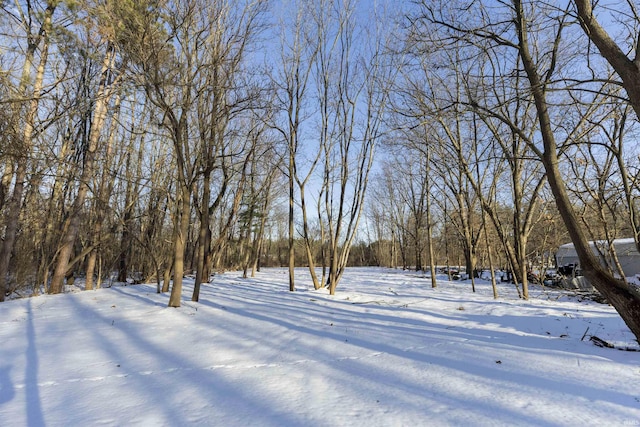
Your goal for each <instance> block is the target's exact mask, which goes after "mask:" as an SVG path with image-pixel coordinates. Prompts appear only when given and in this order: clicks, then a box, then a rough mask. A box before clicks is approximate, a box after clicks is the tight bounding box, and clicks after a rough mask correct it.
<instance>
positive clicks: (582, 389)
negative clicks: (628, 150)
mask: <svg viewBox="0 0 640 427" xmlns="http://www.w3.org/2000/svg"><path fill="white" fill-rule="evenodd" d="M287 280H288V279H287V273H286V271H285V270H283V269H267V270H264V271H263V272H262V273H259V274H258V276H257V277H256V278H254V279H242V278H241V277H240V274H239V273H237V272H231V273H226V274H223V275H218V276H216V277H215V279H214V280H213V283H211V284H207V285H204V286H203V289H202V293H201V300H200V302H199V303H193V302H191V301H190V296H191V287H190V284H192V282H191V281H187V286H186V287H185V292H184V302H183V306H182V307H181V308H178V309H175V308H167V307H166V304H167V300H168V295H160V294H156V293H155V285H153V284H150V285H135V286H121V285H114V286H113V287H111V288H108V289H101V290H96V291H84V292H70V293H67V294H64V295H49V296H40V297H35V298H30V299H23V300H15V301H9V302H5V303H2V304H0V343H1V344H0V424H1V425H2V426H98V425H100V426H184V425H206V426H224V427H227V426H243V427H244V426H278V427H282V426H305V427H314V426H328V427H329V426H330V427H334V426H367V427H369V426H385V427H386V426H411V427H417V426H488V425H491V426H500V425H504V426H516V425H517V426H578V425H579V426H605V425H606V426H633V425H640V388H639V387H638V385H639V384H640V353H638V352H629V351H620V350H617V349H609V348H600V347H596V346H595V345H594V344H593V343H592V342H590V341H589V338H590V336H591V335H596V336H598V337H599V338H602V339H604V340H606V341H608V342H613V343H615V344H616V345H622V346H632V347H636V348H637V347H638V345H637V343H635V341H634V339H633V336H632V335H631V333H630V332H629V330H628V329H627V327H626V326H625V325H624V323H623V322H622V320H621V319H620V317H619V316H618V315H617V314H616V312H615V311H614V310H613V308H611V307H609V306H607V305H602V304H598V303H595V302H591V301H582V302H580V301H579V300H578V299H577V298H572V297H566V296H562V295H561V294H560V293H559V292H558V291H554V290H550V289H546V290H544V289H542V288H538V287H536V288H532V289H531V299H530V300H529V301H523V300H519V299H518V298H517V294H516V291H515V289H514V287H513V285H509V284H500V299H498V300H494V299H493V297H492V293H491V286H490V285H489V284H488V283H487V282H480V283H478V284H477V285H476V289H477V292H476V293H475V294H474V293H472V292H471V285H470V282H468V281H467V282H447V281H446V280H445V278H444V277H442V278H441V280H440V281H439V283H438V288H436V289H432V288H431V284H430V283H431V282H430V280H429V279H426V278H424V277H422V276H421V275H419V274H417V273H411V272H402V271H398V270H386V269H350V270H347V272H346V274H345V276H344V279H343V281H342V282H341V283H340V285H339V287H338V290H337V295H336V296H333V297H332V296H330V295H328V293H327V291H326V290H324V289H323V290H319V291H315V290H313V287H310V286H309V283H310V281H309V279H308V274H307V273H306V272H305V270H303V269H300V270H297V283H298V291H296V292H294V293H291V292H288V281H287ZM585 333H586V334H585Z"/></svg>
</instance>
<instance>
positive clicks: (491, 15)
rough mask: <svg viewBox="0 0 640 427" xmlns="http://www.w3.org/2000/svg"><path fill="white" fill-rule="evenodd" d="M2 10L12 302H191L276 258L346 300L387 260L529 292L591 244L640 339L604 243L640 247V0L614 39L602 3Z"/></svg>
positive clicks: (627, 7)
mask: <svg viewBox="0 0 640 427" xmlns="http://www.w3.org/2000/svg"><path fill="white" fill-rule="evenodd" d="M0 7H1V8H2V11H3V13H2V16H1V17H0V25H1V26H2V29H3V31H2V35H0V40H1V42H0V54H1V57H0V100H1V101H0V102H2V107H3V108H2V109H0V138H2V141H1V145H0V172H1V181H0V214H1V221H2V222H1V226H2V230H1V232H2V245H1V247H0V299H4V298H5V297H6V296H8V295H11V294H12V293H14V292H15V293H16V294H20V295H26V294H32V293H37V292H39V291H40V290H42V289H44V290H45V291H46V292H50V293H58V292H62V291H63V290H64V285H65V281H66V280H68V279H69V278H71V277H73V276H78V275H81V276H83V277H85V280H86V287H87V289H92V288H94V287H96V286H101V285H102V284H103V282H104V280H112V279H114V278H115V279H116V280H126V279H127V278H132V277H135V278H136V280H144V281H150V280H154V281H156V282H157V284H158V290H159V291H161V292H167V291H169V290H171V296H170V300H169V305H170V306H178V305H180V297H181V294H182V278H183V277H184V275H186V274H194V275H195V288H194V292H193V295H192V299H193V300H197V299H198V297H199V288H200V284H201V283H203V282H206V281H207V280H208V279H209V277H210V275H211V274H213V273H214V272H216V271H218V270H221V269H227V268H239V269H243V270H244V272H245V275H248V274H252V272H255V270H256V269H258V268H259V267H260V266H261V265H287V266H288V267H289V288H290V290H295V276H294V267H295V266H296V265H298V266H300V265H304V266H308V267H309V269H310V272H311V276H312V280H313V284H314V286H315V287H316V288H320V287H325V286H326V287H328V288H329V290H330V292H331V293H332V294H333V293H334V292H335V289H336V286H337V285H338V283H339V281H340V278H341V276H342V273H343V271H344V268H345V267H346V266H347V265H358V264H370V263H375V264H379V265H389V266H401V267H404V268H417V269H425V270H426V269H431V270H432V272H433V269H434V266H435V265H449V264H452V265H459V264H462V265H464V266H466V269H467V271H473V270H475V269H477V268H481V267H488V268H491V270H493V268H494V267H505V268H509V269H510V270H512V271H513V273H514V277H515V278H516V281H517V283H518V285H519V287H520V289H521V294H522V296H523V297H524V298H527V297H528V285H527V273H528V271H529V270H530V269H532V268H536V267H537V266H540V267H542V266H545V265H546V264H548V263H549V257H550V256H551V254H552V253H553V251H554V250H555V249H556V248H557V246H558V245H559V244H561V243H565V242H566V241H568V240H569V239H570V240H571V241H573V242H574V244H575V245H576V248H577V251H578V253H579V255H580V259H581V263H582V268H583V271H584V273H585V275H586V276H587V277H588V278H589V280H590V281H591V282H592V283H593V284H594V286H595V287H596V288H597V289H598V290H600V292H602V293H603V294H604V295H605V297H606V298H607V299H608V300H609V301H611V302H612V303H613V304H614V305H615V306H616V308H617V309H618V310H619V312H620V313H621V314H622V316H623V318H624V319H625V321H626V322H627V324H629V325H630V327H631V328H632V330H634V332H636V333H638V332H640V324H638V318H640V316H639V315H638V313H640V310H638V307H639V306H638V295H637V294H638V292H637V289H635V288H634V287H633V286H630V285H629V284H628V283H626V281H625V280H624V278H623V277H622V278H621V277H619V276H620V271H621V270H620V268H619V265H615V263H614V264H613V265H610V266H604V267H603V266H601V265H600V264H599V262H598V260H597V259H596V258H595V257H594V256H593V254H592V253H591V251H590V249H589V247H588V245H587V242H588V240H592V239H600V240H605V241H607V242H612V241H613V239H615V238H617V237H629V236H633V237H635V238H636V241H640V224H639V222H638V221H639V220H638V218H639V216H638V212H637V209H638V205H637V198H638V194H639V189H640V185H639V182H640V181H639V180H638V177H639V174H640V168H638V166H637V164H638V160H639V159H640V157H639V156H640V150H639V149H638V146H637V144H635V143H634V141H635V139H636V138H637V131H638V123H637V122H638V112H640V90H638V88H637V81H640V78H637V77H639V76H640V71H638V69H637V66H635V68H633V67H634V64H636V63H637V61H636V58H634V57H633V55H634V52H635V51H636V49H637V46H636V44H637V40H638V28H639V26H640V20H639V19H638V12H637V10H636V7H635V6H634V5H633V4H632V2H626V3H623V4H620V5H617V6H616V10H612V9H611V8H609V9H605V8H600V7H598V8H597V12H598V13H602V14H604V15H602V16H604V17H603V18H602V19H603V21H602V22H607V23H610V25H611V28H610V32H607V31H606V30H605V29H604V28H602V27H600V25H599V23H598V21H597V20H596V19H595V16H598V15H596V14H594V13H593V11H592V10H591V7H592V5H591V3H590V2H589V1H587V0H573V1H567V2H564V3H562V4H558V3H557V2H548V3H547V2H521V1H511V2H506V3H493V2H467V1H458V0H454V1H446V2H445V1H443V2H440V1H413V2H401V3H398V2H389V4H384V3H382V4H376V5H372V4H370V3H369V2H358V1H355V0H353V1H352V0H341V1H338V0H321V1H287V0H283V1H278V2H276V1H271V2H269V1H250V0H247V1H241V2H231V1H226V0H213V1H205V0H180V1H164V0H148V1H130V0H126V1H110V0H108V1H102V0H101V1H97V0H38V1H28V2H27V1H16V2H0ZM619 16H623V17H624V19H618V18H617V17H619ZM607 17H610V18H611V19H609V18H607ZM365 195H366V196H367V197H366V198H365ZM614 259H615V258H614ZM319 267H322V268H319ZM432 276H435V275H433V274H432ZM434 280H435V279H434ZM170 285H171V286H170ZM433 286H435V281H434V282H433ZM632 313H635V314H632Z"/></svg>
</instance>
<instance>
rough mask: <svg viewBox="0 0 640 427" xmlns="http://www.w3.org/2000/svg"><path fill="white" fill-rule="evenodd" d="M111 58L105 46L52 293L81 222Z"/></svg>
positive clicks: (106, 98)
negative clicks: (88, 132) (82, 161)
mask: <svg viewBox="0 0 640 427" xmlns="http://www.w3.org/2000/svg"><path fill="white" fill-rule="evenodd" d="M114 60H115V49H114V48H113V46H108V47H107V52H106V53H105V56H104V60H103V63H102V76H101V81H100V85H99V88H98V92H97V94H96V99H95V107H94V114H93V118H92V121H91V129H90V135H89V147H88V148H87V152H86V153H85V159H84V165H83V169H82V174H81V176H80V186H79V188H78V194H77V195H76V198H75V201H74V203H73V207H72V208H71V211H70V212H69V218H68V219H67V221H66V224H65V227H64V228H63V230H64V231H63V235H62V242H61V244H60V250H59V252H58V257H57V262H56V268H55V270H54V272H53V277H52V278H51V286H50V287H49V293H52V294H56V293H60V292H62V290H63V281H64V278H65V276H66V274H67V269H68V267H69V258H70V257H71V254H72V252H73V246H74V244H75V241H76V237H77V236H78V230H79V227H80V222H81V219H82V217H81V213H82V207H83V205H84V201H85V198H86V196H87V193H88V192H89V181H90V179H91V176H92V175H93V172H94V163H95V155H96V151H97V148H98V142H99V141H100V133H101V132H102V128H103V126H104V123H105V121H106V118H107V110H108V103H109V100H110V99H111V95H112V93H113V91H112V90H110V89H112V88H113V84H114V83H113V82H111V81H109V80H110V78H111V76H110V73H111V70H112V68H113V62H114Z"/></svg>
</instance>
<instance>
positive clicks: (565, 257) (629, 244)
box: [556, 238, 640, 277]
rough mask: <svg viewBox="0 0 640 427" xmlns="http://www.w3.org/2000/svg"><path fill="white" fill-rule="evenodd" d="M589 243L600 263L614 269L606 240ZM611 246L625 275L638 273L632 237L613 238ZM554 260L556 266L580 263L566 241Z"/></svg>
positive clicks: (639, 262) (638, 256)
mask: <svg viewBox="0 0 640 427" xmlns="http://www.w3.org/2000/svg"><path fill="white" fill-rule="evenodd" d="M589 245H590V246H591V249H592V250H593V253H594V254H595V255H596V257H598V258H599V259H600V261H601V262H602V265H604V266H606V265H610V266H612V268H613V269H614V271H615V267H613V265H614V264H613V262H611V260H612V258H611V254H610V253H609V251H608V249H607V246H608V245H607V242H605V241H596V242H589ZM613 247H614V249H615V252H616V255H617V257H618V261H620V265H621V267H622V270H623V271H624V275H625V277H634V276H636V274H640V252H638V249H637V248H636V244H635V241H634V240H633V238H628V239H615V240H614V241H613ZM556 262H557V263H558V267H562V266H565V265H570V264H574V265H579V264H580V261H579V260H578V254H577V253H576V250H575V248H574V247H573V243H567V244H564V245H562V246H560V247H559V248H558V252H557V253H556Z"/></svg>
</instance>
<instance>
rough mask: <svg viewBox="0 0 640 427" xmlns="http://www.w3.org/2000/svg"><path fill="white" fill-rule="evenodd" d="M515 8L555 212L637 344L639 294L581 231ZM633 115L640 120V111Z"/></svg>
mask: <svg viewBox="0 0 640 427" xmlns="http://www.w3.org/2000/svg"><path fill="white" fill-rule="evenodd" d="M514 5H515V6H516V7H515V9H516V13H517V20H516V24H517V26H518V28H517V30H518V39H519V47H520V57H521V58H522V62H523V66H524V69H525V72H526V73H527V77H528V78H529V82H530V84H531V91H532V93H533V96H534V99H535V104H536V113H537V117H538V123H539V124H540V134H541V136H542V141H543V146H544V152H543V158H542V162H543V164H544V167H545V170H546V171H547V180H548V182H549V187H550V188H551V191H552V193H553V196H554V198H555V201H556V205H557V207H558V212H559V213H560V216H561V217H562V220H563V221H564V224H565V226H566V227H567V231H568V232H569V236H570V237H571V241H572V242H573V245H574V248H575V250H576V252H577V254H578V258H579V260H580V265H581V266H582V270H583V274H584V276H585V277H586V279H587V280H588V281H589V283H590V284H591V285H593V287H594V288H596V289H597V290H598V291H599V292H600V293H601V294H602V295H603V296H604V297H605V298H606V299H607V300H608V301H609V302H610V303H611V305H613V307H614V308H615V309H616V311H618V313H619V314H620V316H621V317H622V319H623V320H624V322H625V323H626V324H627V326H628V327H629V329H630V330H631V332H633V334H634V335H635V337H636V340H638V342H640V292H638V290H636V289H635V288H633V287H630V286H629V285H627V284H625V283H624V281H622V280H619V279H616V278H615V277H613V276H612V275H611V274H609V273H607V272H606V271H605V270H604V269H603V268H602V266H601V265H600V262H599V261H598V259H597V258H596V257H595V256H594V254H593V252H592V251H591V247H590V246H589V243H588V240H587V238H586V236H585V234H584V232H583V230H582V229H581V228H580V225H579V224H580V223H579V221H578V218H577V216H576V214H575V211H574V210H573V206H572V204H571V200H570V199H569V196H568V195H567V191H566V184H565V182H564V180H563V178H562V175H561V173H560V168H559V166H558V164H559V161H558V153H557V145H556V141H555V136H554V133H553V128H552V126H551V120H550V117H549V113H548V110H547V101H546V97H545V92H544V88H545V86H544V84H543V82H542V81H541V79H540V76H539V75H538V73H537V71H536V66H535V63H534V62H533V60H532V58H531V54H530V52H529V44H528V38H527V32H526V31H527V30H526V20H525V18H524V11H523V6H522V4H521V2H520V1H517V0H514ZM639 100H640V98H639ZM639 105H640V104H639ZM636 111H637V112H638V113H639V114H638V115H639V117H640V110H636Z"/></svg>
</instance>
